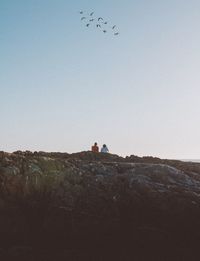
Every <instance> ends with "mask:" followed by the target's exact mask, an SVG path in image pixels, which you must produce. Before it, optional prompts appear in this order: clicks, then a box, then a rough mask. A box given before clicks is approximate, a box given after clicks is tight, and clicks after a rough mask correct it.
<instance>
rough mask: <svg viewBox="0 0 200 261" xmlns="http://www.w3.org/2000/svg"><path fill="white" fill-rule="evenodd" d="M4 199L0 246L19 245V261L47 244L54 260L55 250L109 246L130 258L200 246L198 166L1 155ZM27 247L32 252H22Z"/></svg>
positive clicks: (90, 156)
mask: <svg viewBox="0 0 200 261" xmlns="http://www.w3.org/2000/svg"><path fill="white" fill-rule="evenodd" d="M0 198H1V201H0V214H1V215H0V217H1V218H0V231H1V233H0V243H1V242H6V244H7V245H9V244H10V245H11V246H10V257H12V258H15V259H17V258H22V259H23V258H26V257H28V256H29V255H30V256H31V253H32V249H33V247H32V245H37V246H39V248H43V247H44V246H43V245H44V244H46V246H45V247H47V246H48V247H47V248H48V249H49V251H50V252H51V251H53V248H52V247H49V246H56V247H58V248H59V249H65V248H66V246H67V247H68V248H67V249H73V248H76V249H80V248H81V249H86V248H88V245H89V246H90V248H89V249H91V248H92V246H94V244H97V245H99V244H101V245H104V247H105V249H106V247H107V246H109V247H110V249H115V251H120V249H123V251H124V253H126V251H129V250H132V249H134V250H135V251H136V250H137V247H139V246H140V247H141V246H142V247H144V246H145V247H150V248H153V247H154V245H156V246H157V248H165V247H166V249H171V248H172V247H173V246H178V247H180V248H181V247H189V248H195V247H196V246H198V244H199V238H200V164H198V163H191V162H190V163H186V162H182V161H173V160H167V159H164V160H163V159H159V158H154V157H142V158H141V157H137V156H134V155H132V156H130V157H126V158H122V157H119V156H117V155H112V154H101V153H92V152H80V153H75V154H68V153H58V152H54V153H46V152H35V153H31V152H29V151H28V152H21V151H20V152H19V151H18V152H15V153H11V154H8V153H4V152H1V153H0ZM25 241H27V244H29V245H30V247H26V246H23V245H22V246H21V245H20V244H22V243H21V242H25ZM16 245H18V246H17V247H16ZM116 246H118V247H116ZM119 246H120V247H119ZM127 249H128V250H127ZM102 251H103V250H102ZM155 259H156V258H154V260H155ZM27 260H30V259H29V258H27ZM132 260H133V258H132ZM177 260H178V259H177Z"/></svg>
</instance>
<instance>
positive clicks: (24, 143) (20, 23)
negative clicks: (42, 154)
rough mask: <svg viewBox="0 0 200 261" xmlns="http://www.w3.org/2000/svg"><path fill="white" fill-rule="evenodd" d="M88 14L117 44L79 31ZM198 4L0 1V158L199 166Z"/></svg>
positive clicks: (175, 1) (105, 36) (93, 31)
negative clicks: (93, 154) (116, 157)
mask: <svg viewBox="0 0 200 261" xmlns="http://www.w3.org/2000/svg"><path fill="white" fill-rule="evenodd" d="M79 10H83V11H86V12H92V11H95V15H96V16H102V17H104V18H105V19H106V20H108V21H109V23H110V25H111V24H117V25H118V26H119V28H120V33H121V34H120V36H119V37H114V36H113V35H111V34H110V33H109V34H103V33H100V32H99V31H98V30H96V29H95V28H86V27H85V26H84V25H83V23H81V21H80V16H79V13H78V12H79ZM199 14H200V1H199V0H190V1H186V0H168V1H160V0H151V1H149V0H117V1H116V0H110V1H108V0H101V1H94V0H85V1H84V0H77V1H76V0H74V1H67V0H17V1H16V0H1V1H0V119H1V126H0V150H5V151H14V150H18V149H20V150H33V151H34V150H44V151H67V152H76V151H82V150H88V149H89V148H90V146H91V144H92V143H93V142H95V141H97V142H98V143H99V144H100V145H101V144H103V143H106V144H107V145H108V147H109V148H110V150H111V152H113V153H117V154H120V155H129V154H136V155H152V156H158V157H163V158H200V121H199V115H200V73H199V69H200V31H199V28H200V15H199Z"/></svg>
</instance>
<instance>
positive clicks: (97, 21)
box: [79, 11, 119, 36]
mask: <svg viewBox="0 0 200 261" xmlns="http://www.w3.org/2000/svg"><path fill="white" fill-rule="evenodd" d="M79 13H80V15H81V21H83V22H86V23H85V26H86V27H89V26H90V25H91V24H94V25H95V26H96V28H99V29H101V30H102V32H103V33H107V32H108V30H109V29H110V30H111V32H112V33H113V34H114V35H115V36H117V35H119V32H118V31H116V29H117V26H116V25H112V26H110V27H109V23H108V22H107V21H105V20H104V19H103V18H102V17H98V18H95V17H94V12H92V13H90V14H87V15H85V14H84V12H83V11H80V12H79Z"/></svg>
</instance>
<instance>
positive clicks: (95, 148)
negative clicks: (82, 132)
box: [91, 142, 99, 152]
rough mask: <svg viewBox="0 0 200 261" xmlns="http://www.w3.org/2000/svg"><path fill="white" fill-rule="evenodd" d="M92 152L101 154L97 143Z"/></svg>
mask: <svg viewBox="0 0 200 261" xmlns="http://www.w3.org/2000/svg"><path fill="white" fill-rule="evenodd" d="M91 150H92V152H99V147H98V146H97V142H95V143H94V145H93V146H92V149H91Z"/></svg>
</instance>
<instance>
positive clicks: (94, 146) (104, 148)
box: [91, 142, 109, 153]
mask: <svg viewBox="0 0 200 261" xmlns="http://www.w3.org/2000/svg"><path fill="white" fill-rule="evenodd" d="M91 150H92V152H99V147H98V145H97V142H95V143H94V145H93V146H92V149H91ZM101 152H102V153H108V152H109V150H108V147H107V146H106V144H103V146H102V148H101Z"/></svg>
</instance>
